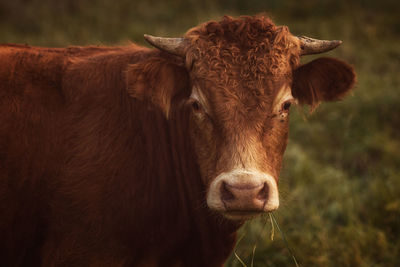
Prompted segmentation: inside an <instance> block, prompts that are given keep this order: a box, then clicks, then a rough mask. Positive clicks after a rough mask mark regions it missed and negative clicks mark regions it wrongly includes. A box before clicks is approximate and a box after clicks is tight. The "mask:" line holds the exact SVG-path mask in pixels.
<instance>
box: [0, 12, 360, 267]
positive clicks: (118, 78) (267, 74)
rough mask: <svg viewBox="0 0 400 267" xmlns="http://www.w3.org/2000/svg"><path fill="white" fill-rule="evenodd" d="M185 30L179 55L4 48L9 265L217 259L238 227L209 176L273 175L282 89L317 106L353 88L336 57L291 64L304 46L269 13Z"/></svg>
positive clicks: (0, 69)
mask: <svg viewBox="0 0 400 267" xmlns="http://www.w3.org/2000/svg"><path fill="white" fill-rule="evenodd" d="M186 36H187V37H188V38H190V40H191V44H190V46H189V47H188V49H187V56H186V60H183V59H181V58H178V57H175V56H171V55H168V54H166V53H164V52H160V51H157V50H150V49H146V48H141V47H138V46H135V45H131V46H128V47H116V48H105V47H87V48H85V47H74V48H65V49H63V48H57V49H51V48H33V47H29V46H18V45H4V46H1V47H0V240H2V241H1V243H0V256H1V259H2V264H3V265H5V266H143V265H149V266H156V265H162V266H221V265H222V264H223V262H224V261H225V260H226V258H227V257H228V255H229V254H230V252H231V250H232V248H233V246H234V242H235V236H236V230H237V229H238V227H240V225H241V223H238V222H233V221H229V220H227V219H224V218H223V217H222V216H221V215H219V214H216V213H213V212H211V211H210V210H209V208H208V207H207V206H206V203H205V197H206V194H207V190H208V185H209V183H210V182H211V181H212V179H213V178H215V177H216V175H218V174H219V173H221V172H223V171H225V170H228V169H229V168H231V167H232V166H237V165H242V166H243V167H246V166H248V165H252V166H253V165H254V166H256V167H257V168H259V169H260V170H263V171H266V172H269V173H271V174H273V175H274V177H276V179H277V178H278V176H279V171H280V166H281V160H282V155H283V152H284V150H285V147H286V142H287V134H288V118H287V116H286V115H285V114H286V113H285V112H286V111H284V110H283V109H282V108H281V104H282V103H279V104H278V106H276V105H275V104H274V103H275V101H274V99H275V98H276V96H277V95H278V93H279V92H280V90H281V88H282V86H291V84H292V83H293V95H295V96H296V97H297V98H298V99H299V100H300V102H301V103H307V104H313V103H315V101H316V100H318V101H327V100H328V101H330V100H336V99H337V98H340V97H341V96H342V95H343V94H344V93H345V92H346V91H347V90H349V89H350V87H351V86H352V84H353V80H354V73H353V71H352V69H351V67H349V66H348V65H346V64H345V63H343V62H341V61H333V60H331V59H324V60H322V61H319V63H315V65H314V64H313V65H305V66H303V67H300V68H298V62H299V56H298V55H299V48H298V45H297V44H296V42H295V41H294V39H293V38H292V37H291V35H290V33H289V31H288V30H287V28H285V27H276V26H275V25H273V23H272V22H271V21H270V20H269V19H268V18H264V17H261V16H257V17H245V18H240V19H233V18H230V17H226V18H224V19H223V20H222V21H221V22H209V23H206V24H204V25H200V26H199V27H197V28H194V29H192V30H191V31H189V32H188V34H187V35H186ZM324 62H326V63H327V64H328V63H329V64H328V65H326V64H324ZM308 66H311V67H308ZM315 68H317V69H316V70H315ZM293 71H294V75H293V74H292V73H293ZM315 71H317V75H316V76H314V73H315ZM343 77H346V79H344V80H345V81H344V82H343V83H342V82H338V79H339V80H341V79H342V78H343ZM306 81H311V82H310V83H307V82H306ZM309 84H311V85H309ZM332 84H333V85H332ZM192 86H198V87H199V88H200V90H201V91H202V92H203V93H204V95H205V96H206V98H207V101H208V102H209V104H210V110H207V113H205V111H204V110H203V109H201V108H200V110H197V109H196V110H194V109H193V106H192V105H193V100H191V99H189V96H190V94H191V89H192ZM324 88H329V89H330V91H329V92H327V91H321V90H323V89H324ZM310 90H313V91H312V92H310ZM254 166H253V167H254Z"/></svg>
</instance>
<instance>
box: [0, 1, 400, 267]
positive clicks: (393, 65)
mask: <svg viewBox="0 0 400 267" xmlns="http://www.w3.org/2000/svg"><path fill="white" fill-rule="evenodd" d="M261 12H266V13H267V14H268V15H269V16H270V17H271V18H272V19H273V20H274V21H275V23H276V24H279V25H288V26H289V28H290V30H291V32H292V33H294V34H297V35H307V36H310V37H316V38H319V39H341V40H343V41H344V43H343V45H342V46H340V47H339V48H338V49H336V50H334V51H333V52H330V53H327V56H332V57H338V58H341V59H343V60H345V61H347V62H349V63H351V64H352V65H354V67H355V69H356V71H357V74H358V83H357V85H356V89H355V90H354V93H352V94H351V95H350V96H349V97H348V98H346V100H345V101H343V102H338V103H329V104H323V105H321V106H320V107H319V108H318V109H317V110H316V111H315V112H314V113H313V114H309V113H308V111H307V110H300V109H296V108H292V112H291V113H292V115H291V132H290V138H289V145H288V149H287V151H286V154H285V162H284V167H283V171H282V174H281V178H280V193H281V207H280V209H279V210H278V211H277V212H275V217H276V219H277V221H278V223H279V225H280V228H281V229H282V230H283V231H284V233H285V234H286V237H287V241H288V244H289V247H290V248H291V250H292V251H293V254H294V255H295V257H296V258H297V261H298V262H299V264H300V265H301V266H400V94H399V90H400V88H399V85H400V15H399V14H400V2H398V0H381V1H373V0H353V1H349V0H319V1H318V0H308V1H298V0H288V1H282V0H231V1H227V0H203V1H196V0H186V1H184V0H169V1H165V0H113V1H106V0H57V1H53V0H13V1H10V0H0V42H1V43H23V44H24V43H27V44H30V45H40V46H67V45H89V44H94V45H97V44H101V45H120V44H127V43H129V42H130V41H133V42H136V43H140V44H144V41H143V34H144V33H148V34H154V35H161V36H171V37H175V36H176V37H178V36H180V35H182V34H183V33H185V32H186V31H187V30H188V29H189V28H191V27H193V26H196V25H198V24H199V23H201V22H205V21H208V20H211V19H220V18H221V17H222V15H225V14H228V15H233V16H237V15H252V14H257V13H261ZM311 59H313V57H307V58H305V59H303V62H307V61H309V60H311ZM239 237H242V239H241V240H240V242H239V243H238V245H237V247H236V249H235V251H236V254H237V257H236V256H235V255H234V254H232V256H231V258H230V259H229V261H228V262H227V266H243V264H245V265H247V266H294V262H293V259H292V255H291V253H290V252H289V250H288V247H287V246H286V245H285V242H284V240H283V239H282V235H281V234H280V233H279V231H278V230H277V229H276V227H275V234H274V239H273V240H271V223H270V221H269V217H268V216H267V217H265V218H259V219H257V220H254V221H251V222H249V223H247V224H246V225H245V226H244V227H243V228H242V230H241V232H240V233H239ZM253 251H254V255H253ZM238 257H239V258H240V259H241V260H242V261H243V263H241V262H240V260H238Z"/></svg>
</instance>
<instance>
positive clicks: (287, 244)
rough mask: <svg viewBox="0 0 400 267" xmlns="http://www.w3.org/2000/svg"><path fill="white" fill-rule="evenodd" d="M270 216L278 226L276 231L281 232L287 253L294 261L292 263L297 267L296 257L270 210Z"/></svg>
mask: <svg viewBox="0 0 400 267" xmlns="http://www.w3.org/2000/svg"><path fill="white" fill-rule="evenodd" d="M270 217H271V218H272V220H273V221H274V223H275V224H276V228H278V231H279V232H280V233H281V235H282V239H283V242H284V243H285V246H286V248H287V249H288V250H289V253H290V255H291V256H292V258H293V261H294V263H295V264H296V267H299V264H298V263H297V260H296V257H295V256H294V254H293V251H292V250H291V249H290V247H289V243H288V242H287V239H286V236H285V234H284V233H283V232H282V230H281V228H280V227H279V224H278V222H277V221H276V219H275V216H274V214H273V213H272V212H271V213H270Z"/></svg>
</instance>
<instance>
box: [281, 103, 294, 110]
mask: <svg viewBox="0 0 400 267" xmlns="http://www.w3.org/2000/svg"><path fill="white" fill-rule="evenodd" d="M291 105H292V102H291V101H290V100H289V101H286V102H285V103H283V104H282V111H289V109H290V106H291Z"/></svg>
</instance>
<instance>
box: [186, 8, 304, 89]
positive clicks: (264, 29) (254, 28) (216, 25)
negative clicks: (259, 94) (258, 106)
mask: <svg viewBox="0 0 400 267" xmlns="http://www.w3.org/2000/svg"><path fill="white" fill-rule="evenodd" d="M185 37H186V38H187V39H189V40H190V46H189V47H188V49H187V51H186V64H187V67H189V69H191V70H192V73H193V75H195V76H197V77H200V78H204V79H209V80H213V81H217V80H218V82H219V83H223V84H230V85H231V86H232V84H233V85H234V84H237V83H238V81H241V82H240V83H242V84H243V82H246V81H247V85H248V86H251V87H253V86H254V85H253V86H252V85H251V84H249V83H254V82H256V83H257V82H258V83H259V82H263V81H264V80H265V79H271V78H274V77H275V78H276V77H279V76H281V75H288V74H290V73H291V71H292V69H293V68H294V67H296V66H297V65H298V64H299V51H300V50H299V49H300V48H299V44H298V42H297V41H296V39H295V38H294V37H293V36H292V35H291V34H290V32H289V30H288V28H287V27H285V26H275V24H274V23H273V22H272V21H271V20H270V19H269V18H267V17H264V16H261V15H259V16H253V17H247V16H246V17H240V18H238V19H235V18H232V17H229V16H225V17H224V18H223V19H222V20H221V21H219V22H216V21H211V22H207V23H205V24H202V25H200V26H198V27H195V28H193V29H191V30H190V31H188V32H187V34H186V36H185ZM231 83H232V84H231Z"/></svg>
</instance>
